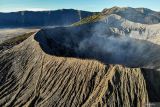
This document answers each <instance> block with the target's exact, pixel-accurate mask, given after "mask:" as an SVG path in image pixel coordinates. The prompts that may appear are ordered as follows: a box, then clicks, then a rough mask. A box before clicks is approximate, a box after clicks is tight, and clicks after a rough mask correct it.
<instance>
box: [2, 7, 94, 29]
mask: <svg viewBox="0 0 160 107" xmlns="http://www.w3.org/2000/svg"><path fill="white" fill-rule="evenodd" d="M92 14H93V13H92V12H87V11H80V10H73V9H62V10H55V11H37V12H33V11H19V12H11V13H0V27H34V26H61V25H68V24H72V23H74V22H77V21H79V20H80V19H82V18H85V17H87V16H90V15H92Z"/></svg>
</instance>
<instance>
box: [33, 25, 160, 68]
mask: <svg viewBox="0 0 160 107" xmlns="http://www.w3.org/2000/svg"><path fill="white" fill-rule="evenodd" d="M84 29H86V30H84ZM35 40H36V41H38V42H39V44H40V46H41V48H42V49H43V51H44V52H45V53H47V54H50V55H55V56H60V57H75V58H82V59H94V60H98V61H100V62H102V63H104V64H122V65H125V66H128V67H133V68H137V67H140V68H149V69H159V67H160V65H159V63H160V55H159V54H157V53H160V46H159V45H157V44H153V43H151V42H149V41H145V40H139V39H134V38H130V37H119V36H113V37H112V36H107V35H105V34H104V35H102V34H101V33H100V34H99V35H98V34H97V33H96V35H95V34H93V31H92V30H91V29H90V28H86V26H82V27H57V28H50V29H42V30H41V31H39V32H38V33H37V34H36V35H35Z"/></svg>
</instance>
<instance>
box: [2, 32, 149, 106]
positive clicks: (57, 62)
mask: <svg viewBox="0 0 160 107" xmlns="http://www.w3.org/2000/svg"><path fill="white" fill-rule="evenodd" d="M34 38H35V37H34V35H32V36H31V37H29V38H28V39H27V40H25V41H24V42H22V43H21V44H19V45H17V46H15V47H13V48H11V49H9V50H6V51H4V52H2V53H1V54H0V106H5V107H10V106H29V107H32V106H38V107H47V106H48V107H51V106H53V107H57V106H63V107H79V106H83V107H91V106H101V107H104V106H109V107H111V106H112V107H117V106H124V107H131V106H138V107H142V105H144V104H146V103H147V102H148V96H147V90H146V84H145V80H144V78H143V75H142V73H141V70H140V69H133V68H126V67H123V66H121V65H104V64H102V63H100V62H97V61H95V60H82V59H76V58H68V57H57V56H53V55H48V54H46V53H45V52H44V51H43V50H42V49H41V47H40V45H39V43H38V42H37V41H36V40H35V39H34Z"/></svg>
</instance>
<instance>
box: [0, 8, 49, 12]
mask: <svg viewBox="0 0 160 107" xmlns="http://www.w3.org/2000/svg"><path fill="white" fill-rule="evenodd" d="M47 10H51V9H46V8H14V9H11V8H7V9H5V8H2V9H1V8H0V12H16V11H47Z"/></svg>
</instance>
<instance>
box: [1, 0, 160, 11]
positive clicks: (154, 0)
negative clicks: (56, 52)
mask: <svg viewBox="0 0 160 107" xmlns="http://www.w3.org/2000/svg"><path fill="white" fill-rule="evenodd" d="M113 6H120V7H146V8H150V9H153V10H156V11H160V0H0V12H10V11H20V10H33V11H41V10H56V9H62V8H66V9H69V8H73V9H79V10H87V11H101V10H103V9H104V8H110V7H113Z"/></svg>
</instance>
